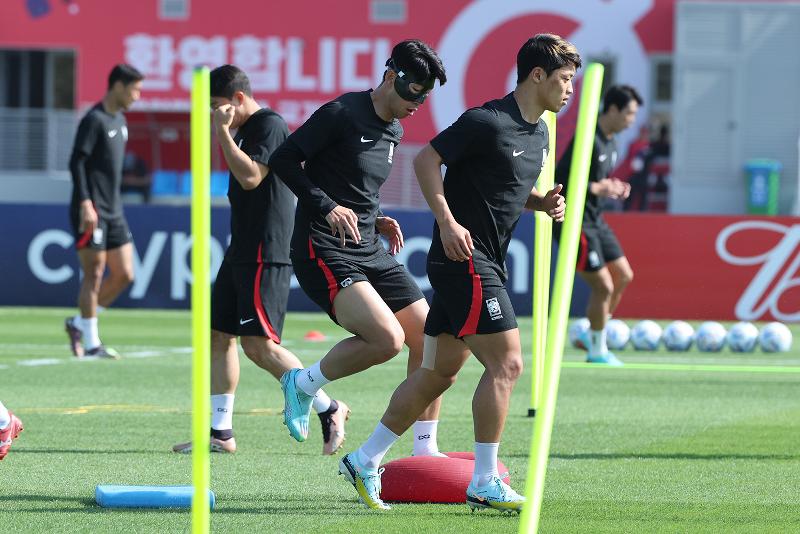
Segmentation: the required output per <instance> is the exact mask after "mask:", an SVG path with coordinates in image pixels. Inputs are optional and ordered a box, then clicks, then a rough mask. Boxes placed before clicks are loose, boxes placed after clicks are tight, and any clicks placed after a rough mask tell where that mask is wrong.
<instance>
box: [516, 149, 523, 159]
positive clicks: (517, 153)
mask: <svg viewBox="0 0 800 534" xmlns="http://www.w3.org/2000/svg"><path fill="white" fill-rule="evenodd" d="M523 152H525V151H524V150H520V151H519V152H517V151H516V150H515V151H514V157H515V158H516V157H517V156H519V155H520V154H522V153H523Z"/></svg>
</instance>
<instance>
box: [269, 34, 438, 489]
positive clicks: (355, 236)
mask: <svg viewBox="0 0 800 534" xmlns="http://www.w3.org/2000/svg"><path fill="white" fill-rule="evenodd" d="M387 66H388V67H389V68H388V69H387V70H386V71H385V72H384V74H383V79H382V81H381V84H380V85H379V86H378V87H377V88H376V89H375V90H374V91H373V90H370V91H363V92H356V93H347V94H344V95H342V96H340V97H339V98H337V99H335V100H333V101H332V102H329V103H327V104H325V105H324V106H322V107H321V108H320V109H318V110H317V111H316V112H314V114H313V115H312V116H311V117H310V118H309V119H308V120H307V121H306V122H305V124H303V125H302V126H300V128H298V129H297V130H296V131H295V132H294V133H293V134H292V135H290V136H289V138H288V139H287V140H286V142H285V143H284V144H283V145H281V147H279V148H278V149H277V150H276V151H275V152H274V154H273V155H272V157H271V158H270V161H269V166H270V168H272V169H273V170H274V171H275V172H276V174H277V175H278V176H280V178H281V179H282V180H283V181H285V182H286V183H287V184H288V185H289V187H290V188H291V189H292V191H294V193H295V194H296V195H297V198H298V204H297V213H296V216H295V226H294V234H293V237H292V252H291V259H292V265H293V266H294V272H295V275H296V276H297V279H298V281H299V283H300V286H301V287H302V288H303V290H304V291H305V292H306V294H307V295H308V296H309V297H310V298H311V299H312V300H314V301H315V302H316V303H317V304H318V305H319V306H320V307H321V308H322V309H323V310H324V311H325V312H327V313H328V314H329V315H330V317H331V319H333V320H334V321H336V322H337V323H338V324H340V325H341V326H342V327H344V328H345V329H347V330H349V331H350V332H351V333H352V334H353V336H352V337H350V338H348V339H345V340H343V341H341V342H340V343H338V344H337V345H336V346H335V347H333V349H331V351H330V352H328V354H327V355H326V356H325V357H324V358H323V359H322V360H321V361H319V362H317V363H316V364H314V365H312V366H310V367H308V368H306V369H294V370H292V371H289V372H288V373H286V375H284V377H283V378H282V380H281V382H282V384H283V388H284V397H285V398H284V401H285V416H284V422H285V423H286V425H287V426H288V427H289V433H290V434H291V435H292V437H293V438H294V439H296V440H297V441H305V439H306V435H307V431H308V430H307V429H308V414H309V411H310V409H311V399H313V397H314V394H315V393H316V392H317V391H318V389H319V388H321V387H323V386H324V385H325V384H327V383H328V382H330V381H333V380H337V379H339V378H344V377H346V376H349V375H352V374H355V373H358V372H361V371H363V370H365V369H367V368H369V367H371V366H373V365H376V364H379V363H383V362H385V361H387V360H389V359H390V358H392V357H394V356H395V355H396V354H397V353H398V352H399V351H400V350H401V348H402V345H403V343H405V344H406V345H408V347H409V351H410V356H409V365H408V369H409V370H410V371H413V370H414V369H416V368H418V367H419V366H420V365H421V363H422V339H423V334H422V328H423V325H424V323H425V317H426V316H427V314H428V304H427V302H426V301H425V298H424V297H423V295H422V292H421V291H420V290H419V288H418V287H417V285H416V283H415V282H414V280H413V279H412V278H411V276H410V275H409V273H408V272H407V271H406V269H405V267H403V266H402V265H401V264H399V263H398V262H397V261H396V260H395V259H394V257H393V256H392V254H394V253H396V252H398V251H399V250H400V248H401V247H402V246H403V234H402V232H401V230H400V226H399V224H398V223H397V221H395V220H394V219H392V218H390V217H385V216H383V214H382V213H381V211H380V206H379V202H378V199H379V190H380V187H381V185H382V184H383V183H384V182H385V181H386V179H387V178H388V177H389V172H390V171H391V167H392V158H393V154H394V150H395V148H396V147H397V145H398V143H399V142H400V140H401V138H402V136H403V128H402V127H401V125H400V119H403V118H405V117H409V116H411V115H412V114H413V113H414V112H415V111H416V110H417V109H418V108H419V106H420V104H421V103H422V102H423V101H424V99H425V97H426V96H427V94H428V93H429V92H430V90H431V89H432V87H433V84H434V81H435V80H439V83H440V84H443V83H445V81H446V80H447V78H446V76H445V72H444V67H443V66H442V62H441V60H440V59H439V57H438V56H437V55H436V53H435V52H434V51H433V50H432V49H431V48H430V47H429V46H428V45H426V44H425V43H423V42H421V41H417V40H409V41H403V42H402V43H399V44H398V45H397V46H395V47H394V49H393V50H392V57H391V59H390V60H389V61H388V62H387ZM303 162H305V166H301V164H302V163H303ZM380 235H383V236H384V237H385V238H386V239H387V240H388V242H389V251H387V250H386V249H385V248H384V247H383V245H382V244H381V241H380ZM438 411H439V400H438V399H437V400H434V401H433V402H432V403H431V405H430V407H429V408H428V409H427V410H426V411H425V412H424V413H423V414H422V416H421V417H420V422H421V423H425V425H420V429H419V435H420V436H425V439H420V440H415V450H414V453H415V454H427V455H438V454H439V452H438V447H437V445H436V439H435V424H436V423H435V421H436V419H437V418H438ZM423 428H424V430H423ZM415 430H416V429H415ZM417 442H419V443H420V444H424V446H423V447H421V448H417ZM350 478H351V479H352V478H353V477H352V476H351V477H350ZM375 498H376V499H378V500H379V497H378V496H377V495H376V497H375Z"/></svg>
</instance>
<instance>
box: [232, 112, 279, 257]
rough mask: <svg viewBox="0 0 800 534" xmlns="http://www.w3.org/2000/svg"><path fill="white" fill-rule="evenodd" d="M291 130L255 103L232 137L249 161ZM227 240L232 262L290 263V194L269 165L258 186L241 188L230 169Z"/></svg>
mask: <svg viewBox="0 0 800 534" xmlns="http://www.w3.org/2000/svg"><path fill="white" fill-rule="evenodd" d="M288 135H289V130H288V128H287V126H286V122H285V121H284V120H283V118H282V117H281V116H280V115H278V114H277V113H275V112H274V111H272V110H269V109H265V108H262V109H259V110H258V111H256V112H255V113H253V114H252V115H251V116H250V117H249V118H248V119H247V121H246V122H245V123H244V124H243V125H242V126H241V127H239V130H238V131H237V132H236V137H234V138H233V142H234V143H236V145H237V146H238V147H239V148H240V149H241V150H242V152H244V153H245V154H247V155H248V156H250V158H252V160H253V161H255V162H257V163H261V164H263V165H268V164H269V157H270V156H271V155H272V153H273V152H274V151H275V149H276V148H278V147H279V146H280V145H281V144H282V143H283V142H284V141H285V140H286V137H287V136H288ZM228 199H229V200H230V203H231V245H230V247H228V251H227V252H226V254H225V257H226V258H227V259H228V260H230V261H234V262H246V261H251V262H252V261H257V262H265V263H282V264H287V265H288V264H290V263H291V260H290V259H289V240H290V239H291V235H292V226H293V222H294V195H293V194H292V192H291V191H290V190H289V188H288V187H286V184H284V183H283V182H282V181H281V180H280V179H279V178H278V177H277V176H276V174H275V172H274V171H273V169H271V168H270V170H269V172H268V173H267V176H266V177H265V178H264V179H263V180H262V181H261V183H260V184H258V187H256V188H255V189H251V190H245V189H244V188H243V187H242V186H241V184H239V182H238V181H237V180H236V178H235V177H234V176H233V173H230V176H229V178H228Z"/></svg>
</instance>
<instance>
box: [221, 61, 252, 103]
mask: <svg viewBox="0 0 800 534" xmlns="http://www.w3.org/2000/svg"><path fill="white" fill-rule="evenodd" d="M237 91H241V92H243V93H244V94H246V95H247V96H253V90H252V89H250V79H249V78H248V77H247V74H245V73H244V71H243V70H242V69H240V68H239V67H236V66H234V65H222V66H221V67H217V68H216V69H214V70H212V71H211V96H217V97H222V98H227V99H229V100H230V99H231V98H233V93H235V92H237Z"/></svg>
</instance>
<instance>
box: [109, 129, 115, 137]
mask: <svg viewBox="0 0 800 534" xmlns="http://www.w3.org/2000/svg"><path fill="white" fill-rule="evenodd" d="M116 135H117V131H116V130H111V131H110V132H108V136H109V137H116Z"/></svg>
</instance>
